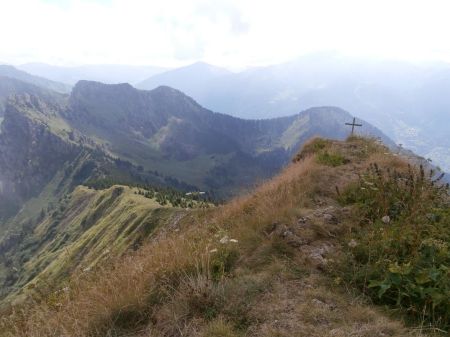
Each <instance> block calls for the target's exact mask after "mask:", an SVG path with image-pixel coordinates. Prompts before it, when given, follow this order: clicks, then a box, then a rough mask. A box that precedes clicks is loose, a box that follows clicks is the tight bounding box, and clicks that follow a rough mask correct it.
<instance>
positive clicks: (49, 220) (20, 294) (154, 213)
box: [0, 186, 198, 303]
mask: <svg viewBox="0 0 450 337" xmlns="http://www.w3.org/2000/svg"><path fill="white" fill-rule="evenodd" d="M143 192H144V190H142V189H139V188H131V187H126V186H113V187H110V188H108V189H106V190H94V189H92V188H88V187H84V186H78V187H77V188H76V189H75V190H74V191H73V193H71V194H66V195H65V196H64V197H62V198H61V199H60V200H59V201H58V202H57V203H55V204H53V203H50V205H51V206H48V208H47V209H42V210H41V213H40V215H39V218H38V219H36V220H35V222H36V224H28V229H27V228H25V229H24V230H26V231H27V233H26V235H25V237H24V239H23V240H22V241H21V242H20V243H18V244H16V245H15V246H14V247H12V248H10V249H7V247H2V248H3V249H2V250H3V255H2V259H1V261H0V281H3V282H2V283H3V284H5V285H7V286H9V287H8V288H5V289H4V292H6V294H8V296H7V297H6V299H4V300H3V302H4V303H7V302H9V301H17V300H20V299H23V298H24V297H25V296H26V295H36V291H37V294H39V293H40V292H41V291H42V289H45V288H47V287H49V286H53V285H60V284H62V283H63V282H64V281H65V280H67V278H68V277H69V276H70V275H72V274H73V273H75V274H77V273H83V272H87V271H88V270H90V269H91V268H93V267H94V266H95V265H96V264H97V263H98V262H99V261H102V260H104V259H110V258H112V257H113V256H118V255H121V254H123V253H124V252H125V251H126V250H128V249H130V248H132V249H137V248H138V247H139V246H140V245H141V244H142V243H143V242H144V241H145V240H146V239H147V238H148V237H149V236H150V235H151V234H152V233H153V231H154V230H155V229H156V228H158V227H159V226H160V225H161V224H164V225H168V224H169V223H170V222H173V221H176V219H177V218H178V217H179V216H180V215H181V214H183V212H184V211H183V210H182V209H181V208H174V207H173V206H172V205H171V204H170V203H166V204H165V205H161V202H159V199H158V195H157V194H154V195H153V196H149V195H145V194H144V193H143ZM37 200H39V198H38V199H37ZM192 203H193V207H195V204H198V203H197V202H196V201H192ZM28 206H29V207H26V208H25V210H27V209H29V208H30V205H28ZM191 207H192V206H191ZM25 226H26V225H25ZM2 244H3V246H5V245H7V244H8V241H7V240H4V241H3V242H2Z"/></svg>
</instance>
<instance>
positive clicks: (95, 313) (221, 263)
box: [0, 139, 412, 337]
mask: <svg viewBox="0 0 450 337" xmlns="http://www.w3.org/2000/svg"><path fill="white" fill-rule="evenodd" d="M361 143H362V144H364V143H363V140H360V139H357V140H352V141H351V142H349V143H335V142H330V141H326V142H325V145H324V147H322V146H319V149H318V150H322V149H323V148H325V147H328V148H333V150H336V151H338V150H339V151H341V153H342V155H343V156H345V157H346V158H348V159H349V163H347V164H345V165H342V166H339V167H336V168H331V167H328V166H326V165H321V164H320V163H318V162H317V160H316V159H315V153H316V152H315V151H317V149H314V146H312V145H311V144H309V145H308V146H309V147H308V146H307V151H306V152H304V153H303V155H302V156H301V158H300V157H299V158H298V160H297V161H296V162H295V163H293V164H291V165H289V166H288V167H287V168H286V169H285V170H284V171H283V172H282V173H281V174H280V175H278V176H277V177H275V178H273V179H272V180H270V181H268V182H266V183H264V184H262V185H261V186H260V187H258V188H257V189H256V190H255V191H254V192H253V193H251V194H249V195H247V196H244V197H240V198H236V199H234V200H232V201H231V202H229V203H228V204H226V205H224V206H221V207H218V208H216V209H214V210H205V211H197V212H193V213H192V214H191V215H190V216H187V217H185V218H184V219H182V220H181V222H180V226H181V231H179V232H174V233H169V234H167V233H164V236H161V237H160V238H159V239H155V240H154V241H153V242H152V243H149V244H147V245H146V246H144V247H142V248H141V249H140V250H139V251H138V252H136V253H133V254H131V255H129V256H127V257H125V258H122V259H120V260H117V261H115V262H112V263H111V264H110V265H108V266H104V267H103V268H102V269H99V270H97V271H96V272H95V273H94V274H92V275H91V276H89V277H81V278H75V277H74V278H73V280H72V281H71V283H70V284H69V286H68V289H66V291H59V292H58V293H56V294H54V295H53V296H52V297H51V299H50V298H49V299H46V300H45V301H41V302H39V303H32V304H30V305H27V306H24V307H23V308H22V309H16V311H13V312H11V313H10V314H9V315H5V316H4V317H3V318H2V320H1V325H0V328H1V329H0V336H2V337H6V336H8V337H12V336H17V337H18V336H21V337H25V336H26V337H44V336H45V337H48V336H55V337H56V336H58V337H62V336H64V337H69V336H70V337H87V336H89V337H95V336H136V337H137V336H147V337H150V336H207V337H220V336H223V337H234V336H338V337H339V336H411V335H412V333H408V332H407V331H406V330H405V329H404V328H403V327H402V324H401V323H398V322H394V321H392V320H391V319H388V318H386V316H385V315H384V314H382V313H380V312H378V311H376V310H374V309H372V308H371V307H370V306H369V305H367V304H364V303H363V302H358V301H356V300H355V298H354V296H352V295H351V294H349V293H345V292H343V291H342V289H340V288H336V289H332V288H330V285H331V284H332V283H330V281H329V280H328V278H327V277H326V276H325V274H323V272H322V271H321V269H322V268H320V266H319V267H318V264H317V263H313V262H311V261H313V260H314V258H313V257H314V256H315V257H317V256H316V255H317V254H319V253H317V252H321V253H320V254H319V255H320V256H322V255H323V256H326V252H323V251H324V250H326V249H328V248H326V247H331V248H330V249H336V247H337V243H336V242H335V238H334V237H335V236H336V235H339V231H341V230H343V228H345V227H346V226H347V225H348V223H347V222H348V221H350V220H348V219H346V218H345V215H344V213H342V214H341V213H336V214H337V215H338V216H339V217H340V219H339V224H331V223H328V222H327V221H328V220H327V219H328V218H326V217H325V216H324V214H325V213H323V212H322V213H320V211H321V210H322V211H323V209H324V207H325V206H330V205H337V203H336V201H335V198H336V186H343V185H345V184H346V183H348V182H349V181H351V180H352V179H354V178H355V175H356V173H357V171H358V170H359V169H362V168H363V167H364V166H365V165H367V160H368V159H367V158H368V157H370V156H373V155H375V156H380V158H381V159H383V160H384V159H385V156H383V154H373V153H376V152H377V151H378V152H382V151H385V150H384V149H383V148H380V147H374V148H371V149H370V150H367V149H365V150H364V151H362V152H363V153H362V154H360V153H358V154H357V155H354V154H353V151H354V147H355V146H357V147H358V148H359V146H360V145H361ZM355 144H356V145H355ZM370 146H372V145H370ZM311 148H313V149H312V150H311ZM380 158H378V159H377V160H379V159H380ZM386 160H387V161H389V164H393V165H401V163H400V161H398V159H397V158H389V159H386ZM397 161H398V162H397ZM317 211H319V213H317ZM326 212H329V211H326ZM317 214H318V215H317ZM305 216H307V217H308V219H309V220H307V221H306V224H305V225H304V227H302V226H303V225H300V222H299V221H300V220H299V219H302V217H305ZM286 233H288V234H286ZM230 239H232V240H231V241H230ZM234 240H237V242H233V241H234ZM296 240H297V241H296ZM221 241H222V242H223V243H221ZM299 241H302V242H303V243H302V246H301V247H299V246H298V242H299ZM324 247H325V248H326V249H325V248H324ZM313 254H316V255H314V256H313ZM336 287H337V286H336Z"/></svg>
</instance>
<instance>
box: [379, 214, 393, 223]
mask: <svg viewBox="0 0 450 337" xmlns="http://www.w3.org/2000/svg"><path fill="white" fill-rule="evenodd" d="M381 221H383V223H385V224H388V223H390V222H391V218H390V217H389V215H385V216H384V217H382V218H381Z"/></svg>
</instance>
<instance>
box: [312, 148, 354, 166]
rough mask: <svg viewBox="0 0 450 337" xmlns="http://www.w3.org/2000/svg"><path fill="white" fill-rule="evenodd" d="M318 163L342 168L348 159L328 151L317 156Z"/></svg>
mask: <svg viewBox="0 0 450 337" xmlns="http://www.w3.org/2000/svg"><path fill="white" fill-rule="evenodd" d="M317 161H318V162H319V163H320V164H323V165H328V166H332V167H336V166H340V165H343V164H345V163H346V162H347V161H346V159H345V158H344V156H342V155H341V154H339V153H329V152H328V151H325V152H320V153H319V154H318V155H317Z"/></svg>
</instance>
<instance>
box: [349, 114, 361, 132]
mask: <svg viewBox="0 0 450 337" xmlns="http://www.w3.org/2000/svg"><path fill="white" fill-rule="evenodd" d="M355 121H356V118H355V117H353V122H352V123H345V125H351V126H352V136H353V131H354V130H355V126H362V124H356V123H355Z"/></svg>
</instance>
